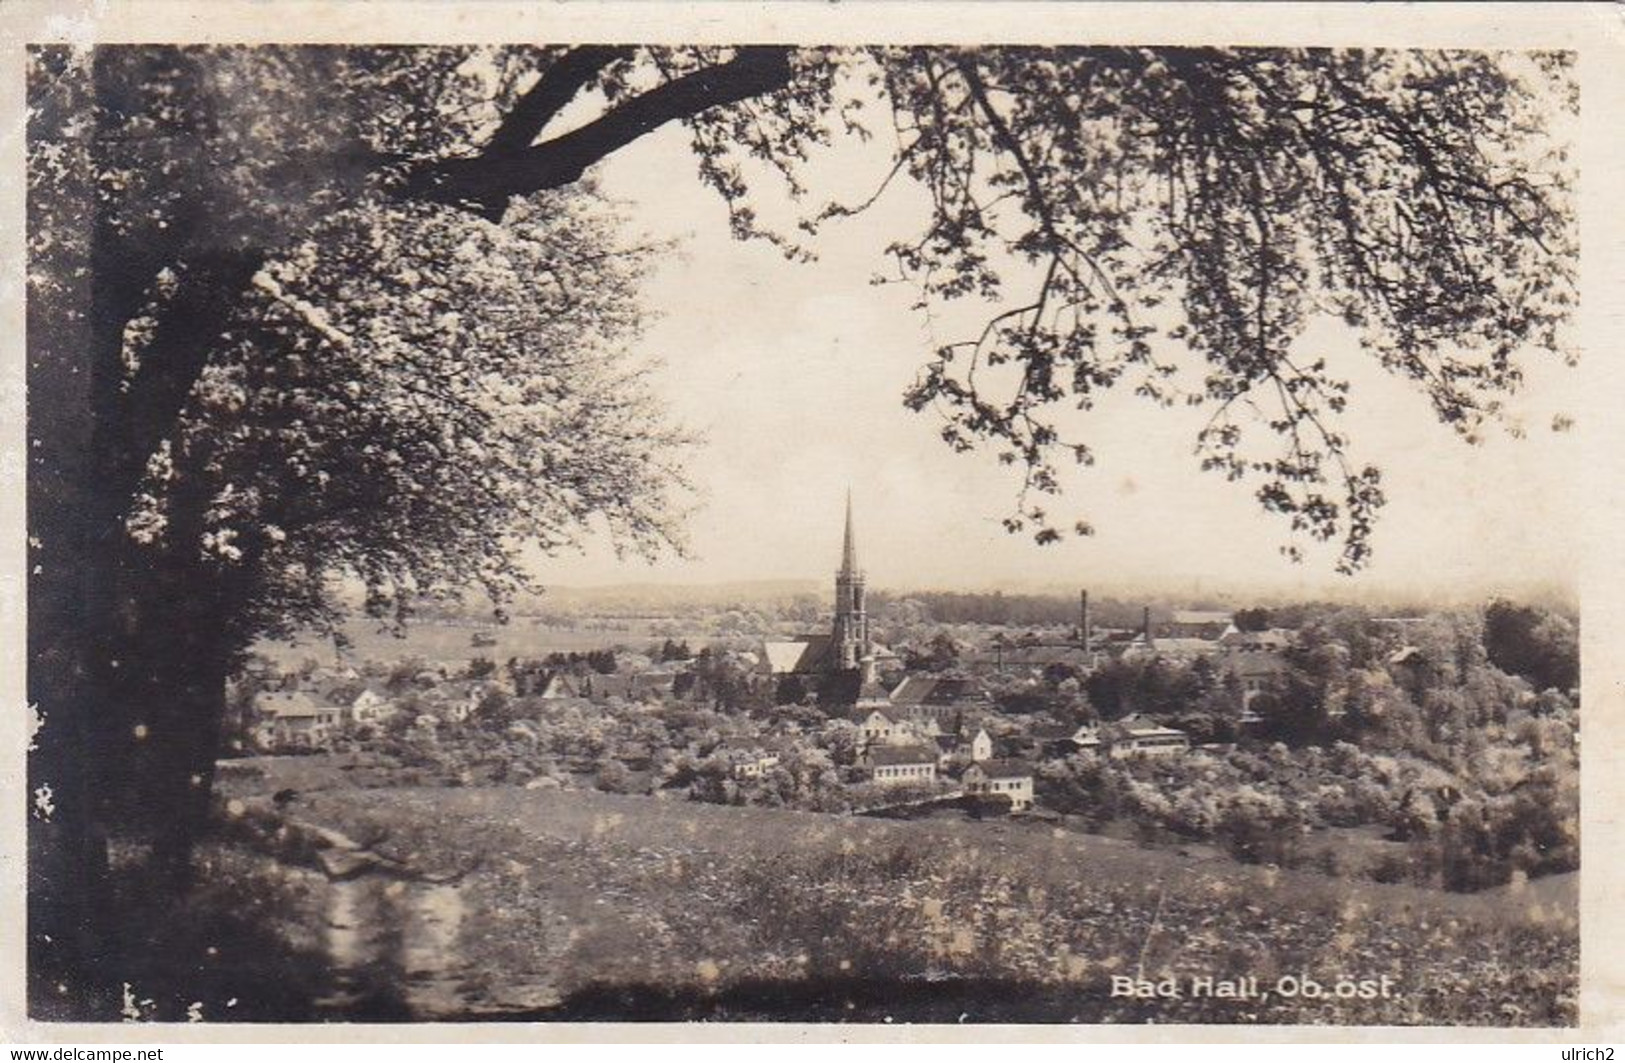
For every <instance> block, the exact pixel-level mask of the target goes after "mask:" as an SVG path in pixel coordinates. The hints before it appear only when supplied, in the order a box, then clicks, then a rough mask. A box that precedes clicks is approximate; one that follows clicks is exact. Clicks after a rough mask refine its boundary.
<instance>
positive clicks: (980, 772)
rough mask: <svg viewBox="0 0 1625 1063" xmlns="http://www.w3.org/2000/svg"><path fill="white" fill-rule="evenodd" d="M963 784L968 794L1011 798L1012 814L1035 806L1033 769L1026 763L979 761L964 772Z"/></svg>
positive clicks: (1015, 761)
mask: <svg viewBox="0 0 1625 1063" xmlns="http://www.w3.org/2000/svg"><path fill="white" fill-rule="evenodd" d="M960 781H961V782H963V783H964V785H965V792H966V793H967V794H975V795H978V796H982V795H1002V796H1005V797H1008V798H1009V799H1010V811H1012V812H1025V811H1027V810H1028V809H1030V808H1032V807H1033V770H1032V768H1031V767H1029V766H1028V765H1027V764H1026V763H1025V762H1024V761H1020V760H980V761H977V762H976V763H974V764H972V765H971V766H970V767H968V768H966V769H965V774H964V775H962V776H961V777H960Z"/></svg>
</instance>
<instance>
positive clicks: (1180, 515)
mask: <svg viewBox="0 0 1625 1063" xmlns="http://www.w3.org/2000/svg"><path fill="white" fill-rule="evenodd" d="M888 135H889V134H888ZM886 148H887V143H886V137H885V136H884V135H883V136H881V137H877V143H875V144H873V145H871V146H869V147H855V146H850V145H842V146H840V147H838V148H837V149H836V150H834V151H832V152H831V153H830V154H829V155H828V156H827V157H826V158H825V159H824V160H822V161H819V162H818V163H817V164H816V165H815V168H814V169H813V170H812V171H811V174H812V177H813V181H812V184H813V187H815V188H816V189H817V190H818V191H819V192H820V193H822V194H823V196H824V197H828V196H831V195H833V196H836V197H838V198H844V199H846V200H847V201H855V200H859V199H862V198H864V197H865V196H866V195H867V194H868V193H869V192H871V191H872V190H873V189H874V188H875V187H876V186H877V185H878V184H879V182H880V180H881V178H882V177H883V176H884V173H885V170H886V167H887V165H888V163H889V159H888V158H887V155H886ZM599 175H600V178H601V180H602V183H603V188H604V190H605V191H606V192H608V193H609V194H610V195H612V196H614V197H616V198H618V199H621V200H622V201H624V203H625V204H626V209H627V214H628V225H629V230H630V231H632V232H638V233H645V234H648V235H650V236H653V237H658V238H670V239H674V240H676V241H677V242H678V245H679V247H680V248H681V253H680V255H676V256H673V257H672V258H671V259H670V260H668V261H667V262H666V263H665V265H663V266H662V267H661V269H660V270H659V272H658V273H657V274H656V275H655V276H654V277H653V278H651V280H650V282H649V285H648V288H647V300H648V305H649V307H650V309H651V310H652V311H653V313H654V314H655V316H656V318H657V320H656V321H655V323H654V324H653V326H652V327H651V328H650V329H649V331H648V333H647V335H646V337H645V339H644V341H643V344H642V346H643V352H644V353H646V354H648V355H651V356H654V357H656V358H658V359H660V360H661V362H662V366H661V368H660V370H659V372H658V374H657V381H658V390H659V393H660V395H661V397H662V399H663V400H664V401H665V403H666V404H667V405H668V408H669V409H670V410H671V412H672V415H673V416H674V418H675V419H676V420H677V421H679V422H680V423H682V424H684V425H685V426H687V427H689V428H691V429H694V430H696V431H697V432H699V433H700V434H701V435H702V436H703V439H704V441H703V443H702V444H701V445H700V446H699V447H697V449H696V450H695V452H694V453H693V454H692V455H691V456H690V458H689V459H688V460H687V462H686V466H687V469H688V471H689V475H690V476H691V478H692V479H693V480H694V482H695V484H696V486H697V487H698V495H697V496H696V497H695V498H694V499H692V500H691V501H692V502H693V503H694V504H695V505H696V506H697V508H696V509H695V510H694V511H693V512H692V513H691V514H690V515H689V517H688V519H687V521H686V522H685V530H686V533H687V536H688V556H686V557H682V558H678V557H667V558H664V559H661V560H660V561H658V562H656V563H655V564H653V565H650V564H648V563H645V562H642V561H640V560H625V561H621V560H618V559H616V558H615V556H614V554H613V552H612V551H611V550H609V549H608V547H607V544H606V543H605V542H604V541H602V539H594V540H592V541H590V542H589V543H587V544H586V547H585V549H584V551H583V552H582V553H581V554H579V555H574V554H566V555H562V556H560V557H557V558H551V559H545V560H543V561H540V562H538V564H537V566H536V568H537V574H538V575H539V576H540V577H541V578H542V579H543V580H544V581H545V582H548V583H553V584H568V585H594V584H614V583H629V582H660V583H715V582H733V581H749V580H779V579H815V580H820V581H823V580H827V579H829V577H830V575H831V574H832V573H833V571H834V569H835V567H836V565H837V563H838V560H839V551H840V543H841V520H842V506H843V501H844V498H845V495H846V492H847V491H848V490H850V491H851V493H852V499H853V506H854V510H855V522H856V526H857V534H858V540H859V547H860V553H861V556H862V562H863V565H864V567H865V568H866V569H867V571H868V574H869V579H870V582H871V584H872V585H875V586H880V587H888V588H894V589H990V588H999V587H1003V588H1007V589H1011V590H1022V589H1029V590H1030V589H1038V588H1062V587H1078V586H1091V587H1100V588H1141V587H1148V588H1156V589H1164V590H1171V591H1177V592H1184V593H1188V594H1200V593H1202V592H1208V593H1220V592H1226V591H1230V590H1234V589H1238V588H1240V589H1256V590H1257V591H1259V592H1269V593H1274V594H1293V593H1298V594H1304V593H1312V592H1326V591H1330V592H1332V593H1343V594H1360V593H1367V592H1369V593H1373V594H1378V593H1394V592H1399V593H1413V592H1421V593H1428V594H1436V595H1441V596H1443V595H1461V596H1467V597H1471V596H1473V595H1476V594H1479V593H1482V592H1485V591H1494V590H1497V589H1508V590H1512V591H1516V590H1520V589H1524V588H1526V587H1529V586H1533V585H1549V586H1552V587H1556V588H1559V589H1562V588H1568V587H1571V586H1572V584H1573V581H1574V572H1573V564H1572V560H1573V558H1575V557H1576V556H1577V552H1578V551H1577V542H1576V539H1575V536H1576V534H1577V533H1576V532H1575V530H1574V529H1575V527H1576V525H1577V523H1578V522H1577V519H1576V518H1577V515H1578V501H1579V498H1578V492H1577V490H1576V481H1577V476H1576V475H1575V473H1576V471H1577V468H1578V462H1579V460H1580V458H1579V454H1580V451H1579V448H1578V444H1577V442H1576V437H1575V433H1572V432H1567V433H1559V432H1554V431H1553V430H1552V428H1551V425H1552V420H1553V417H1554V415H1556V414H1559V413H1573V412H1574V408H1575V407H1576V406H1577V405H1579V403H1578V395H1577V388H1578V386H1579V379H1578V377H1579V374H1577V373H1576V372H1574V371H1573V370H1570V369H1568V368H1567V367H1564V366H1562V365H1561V363H1559V362H1557V360H1556V359H1555V358H1552V357H1551V356H1549V355H1548V356H1545V357H1544V359H1543V360H1542V359H1539V358H1536V359H1533V360H1531V362H1530V363H1529V364H1528V365H1527V369H1528V380H1527V383H1526V386H1525V388H1524V390H1523V391H1522V393H1520V395H1518V396H1516V397H1515V398H1514V399H1513V401H1512V402H1511V403H1510V406H1511V409H1512V411H1513V414H1514V416H1516V417H1518V418H1519V419H1521V421H1522V422H1523V423H1524V425H1525V426H1526V428H1527V430H1528V431H1527V435H1526V437H1525V438H1522V439H1513V438H1510V437H1508V436H1506V435H1505V434H1504V433H1500V432H1491V433H1490V434H1489V435H1488V437H1487V438H1486V440H1485V441H1484V442H1483V443H1482V444H1480V445H1478V446H1468V445H1467V444H1465V443H1463V442H1462V441H1460V440H1459V439H1458V438H1457V437H1456V436H1455V435H1454V434H1453V433H1452V432H1451V431H1449V430H1448V429H1447V428H1445V427H1444V426H1442V425H1440V424H1439V423H1438V422H1437V421H1436V420H1435V419H1434V418H1433V415H1432V413H1431V410H1430V409H1429V407H1428V404H1427V402H1426V400H1425V398H1424V397H1423V396H1422V394H1421V393H1420V392H1419V391H1416V390H1414V389H1412V388H1411V387H1410V386H1409V385H1407V384H1405V383H1404V382H1402V381H1398V380H1395V379H1393V378H1391V377H1389V376H1387V375H1386V374H1385V373H1384V372H1383V371H1382V370H1381V369H1380V368H1378V367H1375V366H1374V365H1372V364H1370V362H1369V360H1367V359H1364V358H1362V357H1361V355H1360V354H1359V352H1358V348H1357V345H1356V343H1355V338H1354V336H1353V335H1352V334H1351V333H1349V332H1348V331H1347V330H1346V329H1344V328H1343V327H1342V326H1341V325H1339V324H1336V323H1332V322H1317V323H1315V324H1313V325H1311V326H1310V328H1309V329H1308V331H1307V332H1306V334H1305V336H1304V337H1303V339H1302V341H1301V347H1300V349H1302V350H1305V351H1308V350H1312V351H1313V352H1314V353H1316V354H1323V355H1326V356H1328V357H1329V358H1330V359H1331V361H1332V364H1334V365H1336V366H1338V367H1340V368H1342V369H1343V371H1344V372H1345V374H1346V375H1347V376H1348V377H1349V379H1350V380H1351V383H1352V385H1353V387H1352V393H1351V408H1350V410H1349V412H1348V414H1347V417H1346V420H1345V422H1344V425H1345V428H1346V430H1347V434H1349V435H1350V436H1351V437H1352V438H1353V441H1354V453H1355V455H1356V457H1357V458H1358V459H1359V460H1361V461H1370V462H1373V463H1375V464H1376V465H1378V466H1379V467H1380V468H1381V469H1382V471H1383V474H1384V490H1385V492H1386V494H1387V496H1388V499H1389V502H1388V505H1387V506H1386V507H1385V508H1384V509H1383V510H1382V511H1381V513H1380V515H1379V523H1378V527H1377V530H1376V533H1375V536H1374V539H1373V543H1374V547H1375V557H1374V560H1373V561H1372V563H1371V564H1370V566H1369V567H1368V569H1367V570H1366V571H1365V572H1364V573H1362V574H1360V575H1358V576H1356V577H1353V578H1350V577H1343V576H1338V575H1337V574H1336V573H1335V572H1334V564H1335V560H1336V556H1335V554H1336V551H1335V550H1334V549H1331V548H1328V547H1317V546H1316V545H1315V544H1313V543H1310V542H1308V541H1305V540H1297V542H1298V543H1299V545H1301V546H1303V547H1304V548H1305V549H1306V551H1307V557H1308V559H1307V560H1306V561H1305V562H1304V563H1302V564H1293V563H1291V562H1289V561H1287V560H1286V559H1285V558H1283V557H1282V556H1281V554H1280V547H1281V546H1282V545H1283V544H1285V543H1287V542H1289V541H1293V540H1290V538H1289V534H1288V529H1287V528H1286V526H1285V523H1284V522H1283V521H1281V520H1280V519H1279V518H1277V517H1272V516H1270V515H1267V514H1265V513H1264V512H1263V511H1262V510H1261V509H1260V507H1259V506H1258V505H1257V503H1256V502H1255V501H1254V500H1253V499H1252V496H1251V492H1250V489H1249V488H1247V487H1246V486H1245V485H1244V484H1231V483H1227V482H1225V481H1224V480H1223V478H1222V477H1221V476H1219V475H1218V474H1216V473H1203V472H1201V471H1200V470H1199V468H1198V463H1197V459H1196V457H1195V456H1194V455H1193V452H1192V448H1193V444H1194V435H1195V432H1196V430H1197V428H1198V427H1199V426H1200V422H1201V420H1202V418H1203V417H1204V416H1205V414H1204V413H1203V412H1202V411H1200V410H1197V411H1194V412H1193V411H1186V410H1181V409H1176V410H1161V409H1157V408H1154V407H1152V406H1150V405H1149V404H1147V403H1146V402H1144V401H1143V400H1139V399H1136V398H1134V397H1133V396H1130V395H1127V394H1124V395H1123V396H1120V397H1118V398H1114V399H1112V400H1109V401H1107V402H1105V403H1103V404H1102V405H1101V406H1100V407H1098V408H1097V409H1096V410H1093V411H1091V412H1090V413H1088V414H1087V415H1083V416H1085V417H1086V418H1087V419H1086V420H1082V421H1078V422H1076V424H1075V427H1076V428H1077V429H1078V435H1080V436H1081V437H1082V438H1085V439H1087V440H1088V441H1089V442H1090V444H1091V445H1092V446H1093V448H1094V450H1095V452H1096V454H1097V458H1098V461H1097V464H1096V465H1095V466H1094V467H1093V468H1090V469H1086V470H1069V471H1068V474H1067V475H1066V477H1065V479H1064V480H1063V483H1064V484H1065V487H1066V491H1065V493H1064V495H1063V496H1062V497H1061V498H1060V499H1056V500H1048V504H1049V508H1050V510H1051V512H1052V513H1054V514H1055V515H1057V516H1058V517H1059V518H1061V526H1062V527H1066V526H1069V525H1070V524H1071V522H1072V520H1073V519H1076V518H1083V519H1086V520H1088V521H1089V522H1090V523H1091V524H1092V525H1093V526H1094V527H1095V529H1096V533H1095V534H1094V535H1093V536H1091V537H1087V538H1076V537H1071V536H1068V537H1066V538H1065V539H1064V540H1063V541H1062V542H1061V543H1059V544H1056V545H1052V546H1047V547H1041V546H1038V545H1036V544H1034V543H1033V541H1032V539H1031V537H1030V536H1023V535H1010V534H1008V533H1006V532H1005V531H1004V530H1003V528H1002V526H1001V523H1000V522H1001V520H1002V518H1004V517H1006V516H1008V515H1010V514H1011V513H1012V512H1013V510H1014V506H1015V499H1016V490H1017V488H1018V486H1019V484H1018V483H1017V481H1016V480H1015V479H1014V478H1013V473H1012V470H1010V469H1008V468H1004V467H1001V466H999V465H998V464H997V462H996V461H995V460H994V457H993V455H992V454H991V453H986V452H983V453H976V454H971V455H962V454H955V453H952V452H950V451H949V449H948V448H947V447H946V446H945V445H944V444H943V443H942V442H941V440H940V439H939V437H938V436H937V430H938V428H939V427H940V424H941V422H940V419H938V418H937V417H936V416H935V415H934V414H932V413H930V412H929V411H928V412H925V413H914V412H911V411H908V410H907V409H905V408H904V407H903V405H902V401H901V396H902V393H903V391H904V389H905V388H907V387H908V385H909V384H910V383H911V382H912V381H913V380H914V378H915V375H916V374H917V373H918V372H919V370H920V369H921V367H922V366H923V365H924V364H925V362H926V361H927V359H928V358H929V356H930V352H931V351H932V350H933V348H934V347H935V346H936V344H937V343H938V342H940V341H942V340H945V339H959V338H963V333H964V327H963V325H961V326H960V328H959V329H958V330H957V331H956V329H955V327H954V323H953V322H951V321H948V320H945V319H942V318H940V317H939V318H938V319H937V320H935V321H927V320H926V319H925V318H924V317H923V316H922V315H921V314H920V313H919V312H918V311H915V310H912V309H911V308H910V304H911V302H912V300H913V294H914V293H913V292H912V290H911V289H909V288H907V287H906V286H904V285H882V286H875V285H873V284H871V283H870V278H871V277H872V276H874V275H875V274H876V273H877V272H879V271H881V270H883V269H884V268H885V265H886V259H885V257H884V255H883V249H884V247H885V246H886V244H887V243H888V242H889V240H891V239H894V238H896V237H898V236H901V235H904V234H906V233H908V232H909V230H910V224H911V222H916V221H917V219H918V217H919V216H920V211H921V209H922V203H921V201H920V198H919V197H918V194H917V193H915V192H914V191H913V190H911V189H909V188H907V187H906V186H905V185H902V184H899V185H898V186H896V187H895V188H894V190H893V191H891V192H888V194H887V196H886V197H885V198H883V199H882V200H881V201H880V202H879V203H878V204H877V205H876V207H875V208H873V209H872V210H871V211H869V212H867V213H865V214H862V215H859V216H858V217H857V218H855V219H850V220H845V221H841V222H838V223H832V224H831V225H830V226H828V227H826V229H825V230H824V232H823V233H822V234H821V236H820V237H819V238H818V239H817V241H816V242H815V243H814V244H813V248H814V250H815V251H816V252H817V254H818V260H817V261H816V262H813V263H810V264H809V263H798V262H790V261H787V260H786V259H785V258H784V257H783V256H782V255H781V254H780V253H779V252H777V251H776V250H775V249H773V248H772V247H770V246H767V245H766V244H764V243H761V242H749V243H741V242H738V241H735V240H733V239H732V238H730V237H729V236H728V234H727V225H726V213H725V210H724V208H723V206H722V203H721V201H720V200H719V199H718V198H717V197H716V196H715V194H714V193H711V192H710V191H708V190H706V189H704V188H703V187H702V186H701V185H700V183H699V181H698V180H697V179H696V178H695V177H694V163H693V160H692V158H691V157H690V156H688V154H687V152H686V150H685V148H684V144H683V140H682V137H681V136H680V134H679V133H678V132H677V131H676V130H663V131H661V132H659V133H656V134H654V135H652V136H649V137H646V138H644V139H643V140H641V141H639V142H637V143H636V144H634V145H632V146H631V147H630V148H628V149H625V150H623V151H622V152H620V153H618V154H617V155H615V156H614V157H613V158H612V159H610V160H608V161H607V162H606V163H604V164H602V165H601V167H600V169H599ZM822 201H823V200H822V199H820V202H822ZM768 202H771V198H770V197H769V199H768ZM980 312H985V309H984V310H982V311H980ZM967 320H968V319H967ZM1260 431H1262V429H1260Z"/></svg>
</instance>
